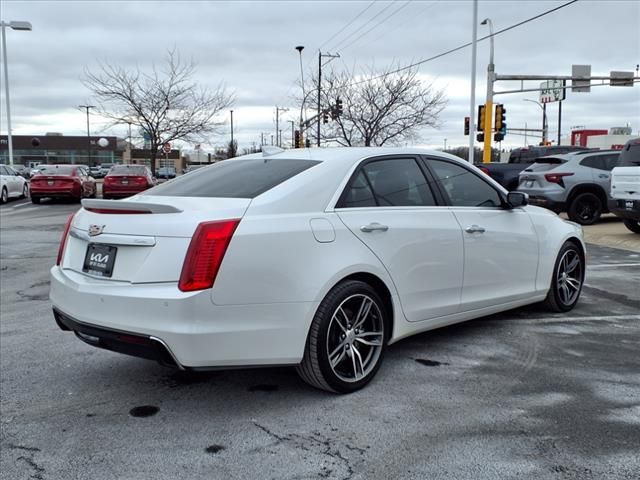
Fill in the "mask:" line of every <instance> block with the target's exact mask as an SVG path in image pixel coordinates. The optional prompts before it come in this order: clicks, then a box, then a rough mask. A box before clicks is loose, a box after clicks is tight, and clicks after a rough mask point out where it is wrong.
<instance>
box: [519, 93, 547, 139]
mask: <svg viewBox="0 0 640 480" xmlns="http://www.w3.org/2000/svg"><path fill="white" fill-rule="evenodd" d="M523 100H524V101H525V102H531V103H535V104H536V105H538V106H539V107H540V108H541V109H542V144H543V145H544V143H545V142H546V141H547V129H548V128H549V125H548V123H547V104H546V103H542V104H541V103H540V102H538V101H537V100H531V99H529V98H524V99H523Z"/></svg>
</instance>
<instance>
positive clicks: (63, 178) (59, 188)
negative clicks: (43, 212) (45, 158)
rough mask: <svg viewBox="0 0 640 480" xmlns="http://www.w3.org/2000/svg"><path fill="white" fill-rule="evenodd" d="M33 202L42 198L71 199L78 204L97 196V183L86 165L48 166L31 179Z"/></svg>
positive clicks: (38, 201)
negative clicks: (82, 200)
mask: <svg viewBox="0 0 640 480" xmlns="http://www.w3.org/2000/svg"><path fill="white" fill-rule="evenodd" d="M30 183H31V185H30V190H31V201H32V202H33V203H40V200H41V199H42V198H46V197H48V198H71V199H74V200H77V201H78V202H79V201H80V200H81V199H83V198H87V197H90V198H94V197H95V196H96V181H95V180H94V179H93V177H91V175H90V174H89V167H87V166H86V165H46V166H44V167H42V168H41V169H40V170H39V173H38V174H36V175H34V176H33V177H32V178H31V182H30Z"/></svg>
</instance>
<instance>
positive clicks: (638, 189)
mask: <svg viewBox="0 0 640 480" xmlns="http://www.w3.org/2000/svg"><path fill="white" fill-rule="evenodd" d="M609 210H610V211H611V213H614V214H616V215H617V216H618V217H620V218H622V220H623V221H624V224H625V226H626V227H627V228H628V229H629V230H631V231H632V232H634V233H640V138H635V139H633V140H629V141H628V142H627V143H626V144H625V146H624V147H623V148H622V152H620V158H619V159H618V163H617V165H616V167H615V168H614V169H613V170H612V172H611V199H610V200H609Z"/></svg>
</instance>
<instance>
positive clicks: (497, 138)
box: [493, 132, 504, 142]
mask: <svg viewBox="0 0 640 480" xmlns="http://www.w3.org/2000/svg"><path fill="white" fill-rule="evenodd" d="M502 140H504V135H503V134H501V133H500V132H496V133H494V134H493V141H494V142H501V141H502Z"/></svg>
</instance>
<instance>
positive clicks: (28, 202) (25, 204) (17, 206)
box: [11, 200, 33, 208]
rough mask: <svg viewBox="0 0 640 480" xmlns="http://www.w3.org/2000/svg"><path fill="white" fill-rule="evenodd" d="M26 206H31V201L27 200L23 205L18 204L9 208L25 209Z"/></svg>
mask: <svg viewBox="0 0 640 480" xmlns="http://www.w3.org/2000/svg"><path fill="white" fill-rule="evenodd" d="M27 205H33V203H31V200H28V201H26V202H23V203H18V204H16V205H12V206H11V208H22V207H26V206H27Z"/></svg>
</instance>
